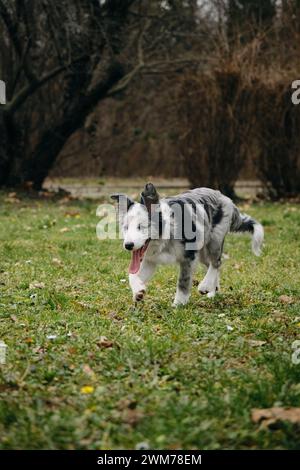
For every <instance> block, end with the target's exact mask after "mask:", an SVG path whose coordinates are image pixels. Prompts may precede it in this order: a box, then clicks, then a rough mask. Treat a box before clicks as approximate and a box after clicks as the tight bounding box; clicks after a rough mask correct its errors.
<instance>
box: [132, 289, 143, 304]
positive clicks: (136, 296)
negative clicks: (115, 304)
mask: <svg viewBox="0 0 300 470" xmlns="http://www.w3.org/2000/svg"><path fill="white" fill-rule="evenodd" d="M145 293H146V291H145V290H140V291H139V292H136V293H135V294H134V296H133V300H134V302H141V301H142V300H144V297H145Z"/></svg>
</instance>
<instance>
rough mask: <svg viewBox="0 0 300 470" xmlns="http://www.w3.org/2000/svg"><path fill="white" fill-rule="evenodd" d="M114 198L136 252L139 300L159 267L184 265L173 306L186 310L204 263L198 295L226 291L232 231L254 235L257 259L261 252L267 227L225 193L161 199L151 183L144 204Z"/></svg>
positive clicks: (134, 280) (200, 191)
mask: <svg viewBox="0 0 300 470" xmlns="http://www.w3.org/2000/svg"><path fill="white" fill-rule="evenodd" d="M111 197H112V199H114V200H116V201H117V203H118V213H119V222H120V225H121V229H122V235H123V239H124V248H125V249H126V250H129V251H131V263H130V266H129V283H130V286H131V289H132V293H133V300H134V301H140V300H142V299H143V298H144V295H145V292H146V285H147V282H148V281H149V279H150V278H151V276H152V275H153V273H154V271H155V269H156V267H157V266H158V265H160V264H170V263H178V264H179V267H180V271H179V278H178V282H177V290H176V295H175V299H174V303H173V305H174V306H178V305H185V304H186V303H187V302H188V300H189V297H190V290H191V286H192V279H193V274H194V272H195V268H196V266H197V263H198V262H199V261H200V262H201V263H203V264H204V265H205V266H206V268H207V272H206V275H205V277H204V279H203V280H202V282H200V284H199V286H198V290H199V292H200V293H201V294H207V296H208V297H214V296H215V294H216V292H217V291H218V290H219V289H220V267H221V262H222V251H223V245H224V239H225V236H226V235H227V233H228V232H249V233H250V234H251V235H252V251H253V252H254V254H255V255H257V256H259V255H260V253H261V246H262V243H263V238H264V231H263V227H262V225H261V224H260V223H259V222H257V221H256V220H254V219H252V218H251V217H249V216H248V215H246V214H241V213H240V211H239V210H238V208H237V207H236V206H235V205H234V204H233V202H232V201H231V199H229V198H228V197H226V196H224V195H223V194H222V193H220V191H215V190H213V189H208V188H197V189H193V190H190V191H187V192H185V193H183V194H180V195H179V196H174V197H167V198H164V199H160V198H159V195H158V193H157V191H156V188H155V187H154V185H153V184H152V183H148V184H146V186H145V188H144V190H143V192H142V193H141V200H140V202H134V201H133V200H131V199H130V198H129V197H128V196H126V195H123V194H113V195H112V196H111Z"/></svg>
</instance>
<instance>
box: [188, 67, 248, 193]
mask: <svg viewBox="0 0 300 470" xmlns="http://www.w3.org/2000/svg"><path fill="white" fill-rule="evenodd" d="M179 101H180V104H179V114H180V119H181V125H182V134H181V151H182V154H183V157H184V161H185V164H186V172H187V177H188V178H189V181H190V182H191V185H192V186H193V187H195V186H209V187H212V188H218V189H220V190H221V191H222V192H223V193H225V194H227V195H228V196H230V197H234V184H235V182H236V180H237V178H238V175H239V173H240V170H241V169H242V167H243V164H244V162H245V161H246V158H247V155H248V151H249V148H248V145H247V142H248V140H247V136H248V135H249V132H250V130H251V127H252V120H253V112H252V108H251V107H252V102H251V88H250V83H249V81H248V79H247V78H246V77H244V75H243V72H242V70H241V68H238V67H235V66H233V65H231V64H226V65H225V66H223V67H217V68H215V69H214V70H213V71H212V72H210V73H202V74H197V75H194V76H186V77H185V78H184V80H183V83H182V86H181V90H180V97H179Z"/></svg>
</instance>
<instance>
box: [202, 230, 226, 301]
mask: <svg viewBox="0 0 300 470" xmlns="http://www.w3.org/2000/svg"><path fill="white" fill-rule="evenodd" d="M223 244H224V240H223V241H222V242H221V243H219V242H218V241H216V240H214V239H212V240H211V242H210V243H209V245H208V247H207V250H208V259H209V266H208V270H207V273H206V275H205V277H204V279H203V281H202V282H200V284H199V286H198V290H199V292H200V293H201V294H207V297H210V298H211V297H214V296H215V295H216V292H217V291H219V290H220V268H221V263H222V258H221V257H222V251H223Z"/></svg>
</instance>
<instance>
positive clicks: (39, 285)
mask: <svg viewBox="0 0 300 470" xmlns="http://www.w3.org/2000/svg"><path fill="white" fill-rule="evenodd" d="M44 287H45V283H44V282H37V281H34V282H31V283H30V284H29V289H44Z"/></svg>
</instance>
